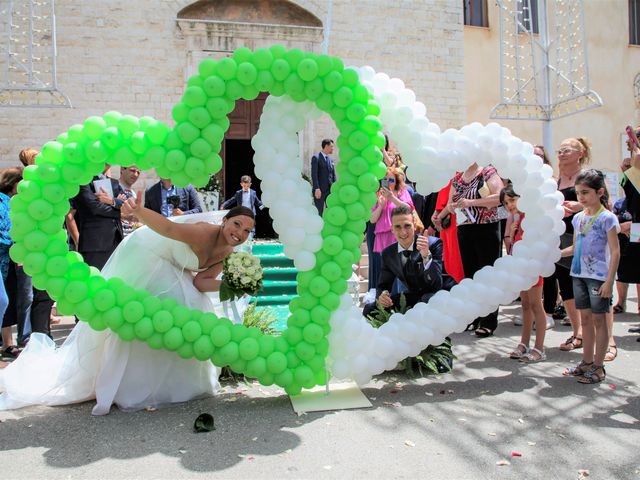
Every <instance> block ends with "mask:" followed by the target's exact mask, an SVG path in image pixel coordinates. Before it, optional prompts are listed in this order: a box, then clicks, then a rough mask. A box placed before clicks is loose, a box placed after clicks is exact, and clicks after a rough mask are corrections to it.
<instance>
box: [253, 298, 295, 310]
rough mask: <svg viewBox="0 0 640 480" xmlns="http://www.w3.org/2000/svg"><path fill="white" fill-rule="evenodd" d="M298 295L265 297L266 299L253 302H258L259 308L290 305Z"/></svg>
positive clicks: (257, 299) (256, 299)
mask: <svg viewBox="0 0 640 480" xmlns="http://www.w3.org/2000/svg"><path fill="white" fill-rule="evenodd" d="M296 296H297V295H265V296H264V297H260V296H259V297H258V298H252V299H251V301H257V302H258V307H265V306H267V305H288V304H289V302H290V301H291V300H293V299H294V298H295V297H296Z"/></svg>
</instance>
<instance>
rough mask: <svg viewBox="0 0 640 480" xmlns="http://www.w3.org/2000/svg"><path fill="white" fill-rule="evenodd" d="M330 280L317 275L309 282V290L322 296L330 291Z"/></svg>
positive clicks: (316, 295) (314, 294)
mask: <svg viewBox="0 0 640 480" xmlns="http://www.w3.org/2000/svg"><path fill="white" fill-rule="evenodd" d="M329 288H330V285H329V282H328V281H327V280H326V279H325V278H324V277H315V278H314V279H313V280H311V283H310V284H309V291H310V292H311V294H312V295H313V296H315V297H318V298H319V297H322V296H323V295H325V294H326V293H327V292H328V291H329Z"/></svg>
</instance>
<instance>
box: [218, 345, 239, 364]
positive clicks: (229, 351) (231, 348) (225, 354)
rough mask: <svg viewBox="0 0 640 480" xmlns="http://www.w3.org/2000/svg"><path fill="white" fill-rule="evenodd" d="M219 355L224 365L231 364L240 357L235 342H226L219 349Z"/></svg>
mask: <svg viewBox="0 0 640 480" xmlns="http://www.w3.org/2000/svg"><path fill="white" fill-rule="evenodd" d="M220 355H221V356H222V359H223V360H224V364H225V365H230V364H232V363H233V362H235V361H236V360H237V359H238V358H239V356H240V352H239V351H238V344H237V343H235V342H228V343H227V344H226V345H224V346H223V347H222V348H221V349H220Z"/></svg>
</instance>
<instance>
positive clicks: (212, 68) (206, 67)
mask: <svg viewBox="0 0 640 480" xmlns="http://www.w3.org/2000/svg"><path fill="white" fill-rule="evenodd" d="M217 65H218V63H217V62H216V61H215V60H214V59H213V58H205V59H204V60H202V61H201V62H200V64H199V65H198V73H199V74H200V76H201V77H203V78H205V79H206V77H209V76H210V75H213V74H215V72H216V67H217ZM205 81H206V80H205Z"/></svg>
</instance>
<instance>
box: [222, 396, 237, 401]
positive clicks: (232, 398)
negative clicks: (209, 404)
mask: <svg viewBox="0 0 640 480" xmlns="http://www.w3.org/2000/svg"><path fill="white" fill-rule="evenodd" d="M237 400H238V397H227V398H225V399H224V401H225V402H235V401H237Z"/></svg>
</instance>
